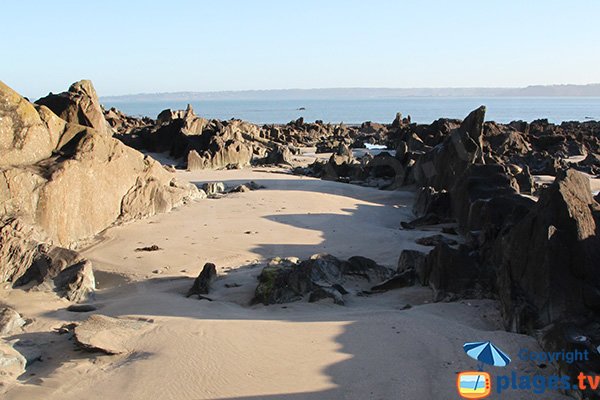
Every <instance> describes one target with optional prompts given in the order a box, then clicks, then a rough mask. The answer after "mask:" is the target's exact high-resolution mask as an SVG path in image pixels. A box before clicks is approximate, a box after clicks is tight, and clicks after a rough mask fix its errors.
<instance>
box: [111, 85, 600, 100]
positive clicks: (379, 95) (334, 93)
mask: <svg viewBox="0 0 600 400" xmlns="http://www.w3.org/2000/svg"><path fill="white" fill-rule="evenodd" d="M399 97H600V83H594V84H588V85H533V86H527V87H523V88H330V89H272V90H240V91H218V92H169V93H139V94H129V95H119V96H104V97H101V98H100V100H101V101H103V102H143V101H199V100H200V101H201V100H291V99H315V100H318V99H332V100H342V99H348V100H352V99H386V98H399Z"/></svg>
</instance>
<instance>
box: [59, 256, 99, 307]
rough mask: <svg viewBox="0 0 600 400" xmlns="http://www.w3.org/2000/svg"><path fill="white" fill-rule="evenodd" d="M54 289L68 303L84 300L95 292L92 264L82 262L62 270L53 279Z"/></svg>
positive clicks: (85, 261)
mask: <svg viewBox="0 0 600 400" xmlns="http://www.w3.org/2000/svg"><path fill="white" fill-rule="evenodd" d="M54 287H55V290H56V291H57V292H58V293H59V294H60V295H61V296H62V297H66V298H67V299H68V300H70V301H73V302H79V301H82V300H86V299H87V298H88V297H89V296H90V294H92V293H94V290H96V280H95V278H94V272H93V270H92V263H91V262H90V261H88V260H84V261H80V262H78V263H77V264H75V265H72V266H70V267H68V268H65V269H63V270H62V271H61V272H60V273H59V274H58V275H57V276H56V277H55V278H54Z"/></svg>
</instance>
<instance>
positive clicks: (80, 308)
mask: <svg viewBox="0 0 600 400" xmlns="http://www.w3.org/2000/svg"><path fill="white" fill-rule="evenodd" d="M97 309H98V308H97V307H96V306H94V305H92V304H71V305H70V306H69V307H67V311H70V312H76V313H80V312H82V313H83V312H92V311H96V310H97Z"/></svg>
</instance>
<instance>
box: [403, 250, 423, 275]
mask: <svg viewBox="0 0 600 400" xmlns="http://www.w3.org/2000/svg"><path fill="white" fill-rule="evenodd" d="M426 257H427V254H425V253H423V252H421V251H418V250H402V253H400V257H399V258H398V268H397V269H396V272H397V273H399V274H400V273H402V272H404V271H407V270H411V269H412V270H415V271H417V273H418V271H420V270H422V269H423V264H424V263H425V259H426Z"/></svg>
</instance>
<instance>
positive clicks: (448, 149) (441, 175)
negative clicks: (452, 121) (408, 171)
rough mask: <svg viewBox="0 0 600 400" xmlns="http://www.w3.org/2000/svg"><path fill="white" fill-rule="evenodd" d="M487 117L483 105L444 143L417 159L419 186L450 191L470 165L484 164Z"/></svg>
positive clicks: (416, 171)
mask: <svg viewBox="0 0 600 400" xmlns="http://www.w3.org/2000/svg"><path fill="white" fill-rule="evenodd" d="M484 118H485V107H484V106H481V107H479V108H478V109H477V110H475V111H472V112H471V113H470V114H469V115H468V116H467V118H465V120H464V121H463V122H462V124H461V125H460V127H459V128H458V129H454V130H453V131H452V132H451V133H450V134H449V135H448V136H447V137H446V138H445V139H444V141H443V142H442V143H440V144H439V145H437V146H436V147H435V148H433V149H432V150H431V151H428V152H427V153H425V154H423V156H421V157H420V158H419V159H418V160H417V163H416V164H415V166H414V168H413V172H414V177H415V179H416V181H417V184H418V185H419V186H423V187H426V186H431V187H433V188H434V189H435V190H438V191H439V190H443V189H445V190H449V189H451V188H452V187H453V186H454V184H455V182H456V180H457V179H458V178H460V177H461V176H462V174H463V173H464V171H465V170H466V169H467V167H468V166H469V165H471V164H474V163H481V162H483V143H482V137H483V121H484Z"/></svg>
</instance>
